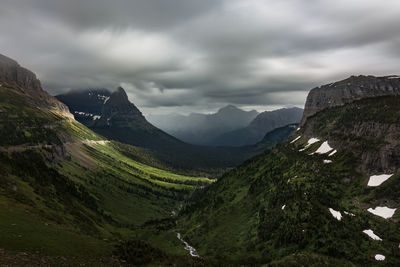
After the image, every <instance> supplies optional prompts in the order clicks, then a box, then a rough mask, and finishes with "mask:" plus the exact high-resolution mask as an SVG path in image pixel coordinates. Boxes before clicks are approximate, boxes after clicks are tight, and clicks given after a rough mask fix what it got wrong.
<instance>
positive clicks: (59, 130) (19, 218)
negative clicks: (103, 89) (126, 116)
mask: <svg viewBox="0 0 400 267" xmlns="http://www.w3.org/2000/svg"><path fill="white" fill-rule="evenodd" d="M0 140H1V141H0V142H1V144H0V169H1V170H2V171H1V173H0V181H1V182H0V190H1V194H0V236H1V237H2V238H1V239H0V248H4V249H6V251H5V252H4V251H3V250H2V253H5V255H7V257H3V258H2V259H1V260H0V264H12V263H13V260H14V258H15V257H17V258H19V260H21V257H19V256H18V255H19V254H18V253H20V252H24V253H26V254H27V255H29V256H26V255H25V256H24V257H27V258H28V259H27V263H32V264H33V263H34V262H35V260H36V259H38V260H39V261H40V260H41V259H42V258H43V257H48V259H47V261H48V262H49V263H51V262H60V261H59V258H57V257H65V258H67V262H68V264H71V265H75V263H76V264H78V263H81V262H83V263H85V264H86V263H90V262H92V264H93V265H94V266H98V262H99V261H100V260H104V261H108V262H113V259H112V258H111V255H112V254H113V251H114V250H115V245H116V244H117V243H118V242H119V240H125V239H134V240H136V239H144V240H148V239H150V238H157V234H155V233H154V231H153V230H152V229H151V228H149V229H150V230H144V228H143V226H144V225H146V224H149V222H152V221H153V222H154V221H157V220H160V219H163V218H168V217H171V213H172V212H175V211H177V210H178V209H179V207H180V205H182V203H183V201H184V200H185V199H187V198H188V197H189V196H190V195H191V194H192V193H193V192H194V191H195V190H197V189H199V188H202V187H204V186H207V185H209V184H210V183H212V182H213V181H212V180H210V179H207V178H202V177H189V176H183V175H179V174H176V173H173V172H170V171H165V170H162V169H160V168H154V167H150V166H148V165H145V164H143V163H140V162H138V161H135V160H133V159H132V158H130V157H128V156H126V155H127V153H126V151H128V150H133V149H134V148H133V147H132V148H129V146H127V145H126V146H124V147H125V149H121V147H123V145H122V144H119V143H114V142H110V141H108V140H105V139H104V138H103V137H101V136H99V135H97V134H95V133H93V132H92V131H91V130H89V129H87V128H86V127H85V126H83V125H82V124H80V123H78V122H76V121H74V120H71V119H70V118H67V117H64V116H62V115H60V114H57V113H56V112H53V111H50V110H47V109H45V108H41V109H40V108H37V107H35V105H33V104H32V102H31V101H30V99H29V97H27V96H26V95H24V94H23V93H20V92H19V91H18V89H17V88H16V87H14V86H13V85H8V84H6V83H3V84H2V86H1V87H0ZM171 231H172V230H171ZM168 239H170V240H171V241H170V243H171V244H172V245H171V246H169V251H170V252H171V253H172V254H173V255H182V256H184V255H187V252H186V251H185V250H184V249H183V246H182V243H181V242H180V241H179V240H178V239H177V238H176V233H175V232H171V234H169V235H167V238H166V240H168ZM149 242H150V243H155V244H156V245H157V242H156V241H154V242H152V241H151V240H150V241H149ZM24 257H22V258H24ZM57 259H58V260H57ZM17 262H18V259H17ZM61 262H62V261H61ZM19 263H21V264H22V262H18V264H19ZM27 265H29V264H27Z"/></svg>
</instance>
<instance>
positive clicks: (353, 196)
mask: <svg viewBox="0 0 400 267" xmlns="http://www.w3.org/2000/svg"><path fill="white" fill-rule="evenodd" d="M399 126H400V97H399V96H386V97H385V96H383V97H375V98H366V99H362V100H356V101H354V102H351V103H348V104H344V105H341V106H337V107H334V108H326V109H323V110H321V111H320V112H318V113H316V114H315V115H314V116H312V117H308V119H307V120H306V121H305V123H304V124H303V126H302V127H301V128H300V129H299V130H298V131H297V132H296V134H295V135H294V136H293V137H292V140H291V141H290V142H287V143H283V144H281V145H278V147H277V148H276V149H274V150H271V151H266V152H265V153H264V154H263V155H260V156H257V157H255V158H253V159H251V160H248V161H246V162H245V163H244V164H242V165H241V166H239V167H238V168H236V169H234V170H232V171H230V172H229V173H227V174H226V175H224V176H223V177H222V178H221V179H219V180H218V181H217V182H216V183H215V184H214V185H212V186H210V187H208V188H207V189H206V190H205V192H204V194H201V195H199V196H198V198H197V202H196V203H195V204H192V205H188V206H186V207H185V208H184V210H183V211H182V212H181V215H182V218H181V220H180V221H179V224H180V226H181V231H182V232H184V234H183V238H185V240H187V241H188V242H189V243H190V244H191V245H192V246H194V247H196V249H197V251H198V252H199V254H200V255H202V256H203V257H206V258H211V259H216V260H218V259H219V260H221V261H223V262H227V261H228V262H229V261H230V262H232V263H241V264H251V263H254V264H256V263H258V264H264V263H269V264H271V266H288V265H290V264H293V266H309V265H312V264H314V265H315V266H353V264H355V265H358V266H398V265H399V264H400V250H399V243H400V232H399V231H398V229H400V227H399V219H400V214H399V212H398V208H399V207H400V198H399V194H398V192H399V190H398V185H399V179H400V174H399V173H398V171H399V168H400V161H399V156H400V147H399V143H398V142H399V141H398V140H399V138H398V132H399V131H398V127H399ZM383 174H385V175H383Z"/></svg>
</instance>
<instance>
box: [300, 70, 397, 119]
mask: <svg viewBox="0 0 400 267" xmlns="http://www.w3.org/2000/svg"><path fill="white" fill-rule="evenodd" d="M399 94H400V77H399V76H397V75H391V76H384V77H375V76H371V75H369V76H364V75H360V76H351V77H349V78H347V79H344V80H342V81H338V82H334V83H330V84H326V85H322V86H320V87H316V88H314V89H312V90H311V91H310V93H309V94H308V97H307V100H306V104H305V110H304V117H303V119H302V124H304V122H305V120H306V119H307V118H308V117H309V116H311V115H313V114H315V113H316V112H318V111H320V110H322V109H324V108H328V107H335V106H340V105H343V104H345V103H350V102H352V101H354V100H358V99H362V98H366V97H375V96H383V95H399Z"/></svg>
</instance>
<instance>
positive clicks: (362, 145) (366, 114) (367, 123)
mask: <svg viewBox="0 0 400 267" xmlns="http://www.w3.org/2000/svg"><path fill="white" fill-rule="evenodd" d="M297 134H298V135H300V136H301V137H302V139H303V140H308V139H310V138H313V137H316V138H319V139H321V140H327V141H328V142H329V144H330V145H331V146H332V147H333V148H334V149H337V150H338V151H350V152H352V153H353V154H354V155H355V156H356V158H357V159H358V162H357V165H358V166H359V169H360V170H361V171H362V172H364V173H367V174H369V175H374V174H379V173H396V172H397V171H398V170H399V167H400V96H380V97H374V98H365V99H361V100H356V101H354V102H352V103H349V104H345V105H343V106H337V107H334V108H331V109H325V110H322V111H321V112H318V113H317V114H316V115H315V116H312V117H310V118H309V119H307V121H306V123H305V124H304V125H303V126H301V129H300V130H299V131H298V133H297Z"/></svg>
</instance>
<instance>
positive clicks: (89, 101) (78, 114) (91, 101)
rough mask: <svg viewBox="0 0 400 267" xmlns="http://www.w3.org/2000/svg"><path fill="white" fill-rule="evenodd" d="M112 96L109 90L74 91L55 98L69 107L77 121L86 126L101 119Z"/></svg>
mask: <svg viewBox="0 0 400 267" xmlns="http://www.w3.org/2000/svg"><path fill="white" fill-rule="evenodd" d="M110 96H111V92H110V91H108V90H107V89H86V90H73V91H70V92H67V93H65V94H61V95H57V96H55V97H56V98H57V99H58V100H59V101H61V102H62V103H64V104H65V105H67V106H68V107H69V109H70V111H71V113H72V114H74V117H75V119H76V120H77V121H79V122H80V123H83V124H85V125H87V124H90V123H91V121H93V120H96V119H98V118H100V116H101V111H102V109H103V104H104V102H106V101H107V100H108V99H109V98H110Z"/></svg>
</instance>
